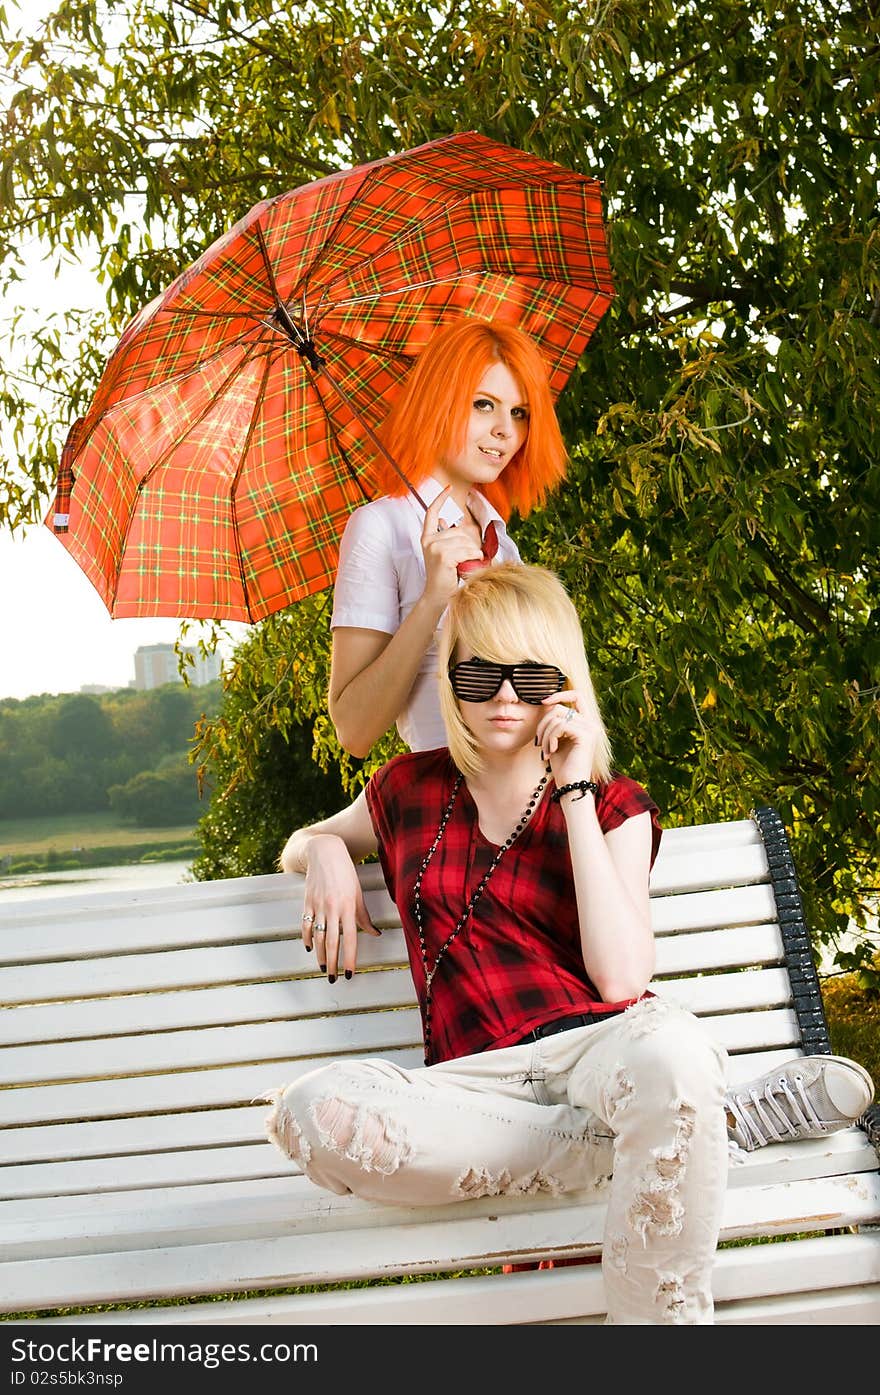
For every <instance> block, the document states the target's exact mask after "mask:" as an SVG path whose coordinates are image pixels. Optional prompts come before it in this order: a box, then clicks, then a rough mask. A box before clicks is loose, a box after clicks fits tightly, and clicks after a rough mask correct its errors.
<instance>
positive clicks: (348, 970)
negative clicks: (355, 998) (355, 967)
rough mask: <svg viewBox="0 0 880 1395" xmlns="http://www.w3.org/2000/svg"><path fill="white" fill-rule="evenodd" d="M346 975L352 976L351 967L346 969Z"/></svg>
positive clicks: (347, 976)
mask: <svg viewBox="0 0 880 1395" xmlns="http://www.w3.org/2000/svg"><path fill="white" fill-rule="evenodd" d="M345 977H346V978H351V969H346V971H345Z"/></svg>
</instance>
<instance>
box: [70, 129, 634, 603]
mask: <svg viewBox="0 0 880 1395" xmlns="http://www.w3.org/2000/svg"><path fill="white" fill-rule="evenodd" d="M612 296H613V287H612V281H611V273H610V268H609V262H608V254H607V248H606V241H605V233H604V225H603V217H602V206H601V189H600V184H599V181H598V180H597V179H594V178H591V177H588V176H585V175H581V174H576V173H573V172H572V171H570V170H567V169H565V168H564V167H563V166H561V165H557V164H553V163H551V162H548V161H545V160H539V159H536V158H535V157H534V156H532V155H528V154H526V153H525V152H523V151H521V150H517V149H515V148H513V147H510V146H507V145H503V144H501V143H499V142H497V141H493V140H489V139H488V138H487V137H485V136H482V135H479V134H478V133H476V132H472V131H468V132H462V133H459V134H456V135H453V136H448V137H445V138H444V139H441V140H436V141H431V142H429V143H428V144H426V145H421V146H418V147H416V148H414V149H412V150H408V151H404V152H402V153H401V154H399V155H393V156H391V157H390V158H388V159H384V160H377V161H375V162H374V163H372V164H367V165H360V166H357V167H355V168H353V169H348V170H343V171H341V172H340V173H338V174H333V175H330V176H328V177H327V178H326V179H320V180H317V181H315V182H313V183H311V184H307V185H304V186H302V187H301V188H298V189H294V190H292V191H290V192H288V193H284V194H280V195H278V196H277V197H275V198H272V199H267V200H265V201H263V202H262V203H259V204H257V205H256V206H255V207H254V208H252V209H251V210H250V212H249V213H248V214H246V216H245V217H244V218H242V219H241V220H240V221H239V222H238V223H236V224H235V226H234V227H233V228H231V229H230V231H229V232H227V233H226V234H224V235H223V236H222V237H220V238H218V239H217V241H216V242H214V243H213V244H212V245H211V246H210V247H209V248H208V249H207V251H206V252H205V253H204V254H203V255H202V256H201V257H200V258H199V259H198V261H196V262H194V263H193V264H192V265H191V266H190V267H188V268H187V269H186V270H185V271H184V272H183V273H182V274H181V275H180V276H179V277H178V278H177V279H176V280H175V281H174V282H173V284H172V285H171V286H169V287H168V289H167V290H166V291H164V292H163V293H162V294H161V295H159V296H157V297H156V299H155V300H153V301H152V302H151V303H150V304H149V305H147V306H145V307H144V308H143V309H142V310H141V311H140V312H139V313H138V314H137V315H136V316H135V318H134V319H133V320H132V321H131V323H130V324H129V325H128V326H127V328H126V329H125V331H124V332H123V334H122V336H121V338H120V340H119V342H118V344H117V346H116V348H115V349H114V351H113V353H112V355H111V356H110V358H109V360H108V362H107V364H106V367H105V369H104V372H103V374H102V377H101V380H100V382H99V384H98V387H97V390H96V393H95V396H94V400H93V402H92V404H91V406H90V408H89V410H88V412H87V413H86V415H85V417H82V418H80V419H79V420H78V421H76V422H75V423H74V425H73V427H72V428H71V430H70V433H69V435H68V438H67V441H66V443H65V447H64V451H63V453H62V460H61V468H60V470H59V477H58V487H57V493H56V500H55V507H54V509H53V510H52V512H51V513H50V514H49V516H48V517H47V519H46V524H47V526H49V527H50V528H51V529H52V530H53V531H54V532H55V533H56V535H57V536H58V537H59V538H60V540H61V542H62V543H63V544H64V546H65V547H66V548H67V550H68V551H69V552H70V554H71V556H73V557H74V558H75V560H76V561H77V563H78V564H79V566H80V567H81V568H82V570H83V571H84V572H85V574H86V576H88V578H89V580H90V581H91V582H92V583H93V585H94V586H95V587H96V589H97V590H98V592H99V594H100V595H101V597H102V598H103V600H104V602H105V604H106V606H107V608H108V610H109V611H110V613H111V615H114V616H160V615H164V616H180V617H187V618H192V619H220V620H245V621H253V620H259V619H262V618H263V617H264V616H266V615H270V614H272V613H273V612H274V611H277V610H280V609H281V608H282V607H284V606H286V605H288V604H290V603H291V602H293V601H297V600H300V599H302V598H303V597H304V596H307V595H309V594H311V593H312V592H315V591H319V590H322V589H324V588H325V587H327V586H329V585H332V583H333V580H334V577H335V571H336V563H337V556H338V543H339V538H340V536H341V534H342V530H343V527H344V524H345V520H346V518H347V517H348V515H349V513H350V512H351V510H352V509H353V508H355V507H356V506H357V505H358V504H361V503H364V502H365V500H366V499H367V498H368V497H369V495H368V493H367V485H366V484H365V483H362V478H363V476H364V471H365V467H366V466H367V465H368V464H369V463H370V461H371V460H372V459H374V458H375V452H376V450H377V448H379V447H378V445H377V441H376V436H375V432H376V429H377V427H378V426H379V425H380V423H381V421H382V419H383V418H384V417H385V415H386V413H387V411H388V409H389V407H390V405H391V403H392V401H393V400H394V397H395V394H396V392H397V390H398V388H399V385H400V383H401V382H402V380H403V378H404V377H405V375H406V373H407V371H408V369H409V368H410V366H411V364H412V363H413V361H414V359H415V357H416V356H417V355H418V353H419V352H420V351H421V349H423V348H424V346H425V344H426V343H427V341H428V339H429V338H430V336H431V335H432V334H433V332H434V331H435V330H436V329H437V328H438V327H440V326H442V325H443V324H445V323H447V322H448V321H449V320H451V319H453V318H458V317H460V316H462V315H473V316H479V317H480V318H483V319H487V320H491V319H498V320H502V321H505V322H507V323H511V324H514V325H518V326H519V327H520V328H521V329H522V330H524V331H525V332H526V333H527V334H530V335H531V336H532V337H533V338H534V339H535V340H537V342H538V343H539V344H540V346H541V348H542V349H543V352H544V356H545V358H546V359H547V362H548V365H549V367H550V375H551V376H550V381H551V387H552V389H553V391H554V393H558V391H559V390H560V388H561V387H562V386H563V384H564V383H565V381H566V379H567V378H568V376H569V374H570V372H571V370H572V368H573V367H574V365H575V363H576V362H577V360H578V358H579V356H580V354H581V352H582V350H583V348H584V346H585V345H586V343H587V341H588V340H589V337H590V335H591V334H592V332H593V330H594V328H595V326H596V324H597V323H598V321H599V319H600V318H601V316H602V314H603V313H604V311H605V310H606V308H607V306H608V304H609V302H610V300H611V298H612ZM414 492H415V491H414Z"/></svg>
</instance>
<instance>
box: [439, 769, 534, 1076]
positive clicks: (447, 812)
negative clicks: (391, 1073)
mask: <svg viewBox="0 0 880 1395" xmlns="http://www.w3.org/2000/svg"><path fill="white" fill-rule="evenodd" d="M549 775H550V767H549V765H548V766H547V773H546V774H545V775H542V777H541V779H540V780H539V782H538V784H537V785H536V786H535V788H534V790H533V791H532V795H531V798H530V799H529V802H528V804H527V805H526V807H525V809H524V810H523V812H522V814H521V815H520V819H519V822H518V824H517V825H516V828H515V829H514V830H513V832H512V833H511V834H510V836H509V837H508V838H507V840H506V842H504V843H502V845H501V847H500V848H499V849H498V851H497V853H496V854H495V856H494V857H493V859H492V861H491V863H490V864H489V867H488V869H487V870H486V872H485V875H484V876H483V879H482V881H481V882H480V884H479V886H478V887H477V889H476V891H475V892H474V893H473V895H472V896H471V899H470V900H469V901H468V903H467V905H466V907H465V909H464V914H463V915H462V917H461V919H460V920H459V922H458V924H457V925H456V927H455V929H454V930H452V931H450V933H449V934H448V935H447V937H446V939H445V940H444V941H443V944H442V945H441V946H440V948H439V950H438V951H437V958H436V959H435V960H434V967H433V969H429V968H428V950H427V947H426V945H425V927H424V923H423V920H422V895H421V892H422V877H423V876H424V875H425V872H426V870H427V867H428V863H429V862H430V861H431V858H432V857H433V856H434V854H435V852H436V851H437V849H438V847H439V846H440V840H441V838H442V837H443V834H444V833H445V831H446V825H447V824H448V822H449V819H450V816H451V814H452V810H453V806H454V805H455V800H456V797H457V795H458V791H459V790H460V789H461V784H462V781H463V780H464V776H463V775H462V774H461V772H459V774H458V777H457V779H456V781H455V784H454V785H453V788H452V794H451V796H450V799H449V803H448V804H447V805H446V808H445V809H444V811H443V816H442V818H441V819H440V827H439V828H438V829H437V834H436V837H435V838H434V841H433V843H432V844H431V846H430V848H429V849H428V851H427V853H426V855H425V859H424V861H423V862H422V865H421V867H420V868H419V874H418V876H417V877H416V884H415V887H414V889H413V916H414V918H415V922H416V929H417V931H418V936H419V952H420V954H421V956H422V967H423V968H424V970H425V1065H426V1066H427V1065H429V1064H430V1057H431V991H432V985H433V983H434V976H435V974H436V973H437V970H438V968H439V967H440V960H441V959H442V958H443V956H444V954H445V953H446V951H447V949H448V948H449V946H450V945H451V944H452V941H453V940H454V939H455V938H456V936H457V935H458V934H459V932H460V931H461V930H463V929H464V927H465V925H466V924H467V922H468V920H469V919H470V915H471V912H472V910H473V909H474V906H475V905H476V904H477V902H478V901H479V899H480V897H481V896H482V894H483V891H484V890H485V887H486V883H487V882H488V880H489V878H490V877H491V875H492V873H493V872H494V871H495V868H496V867H497V866H498V864H499V862H500V861H501V859H502V857H503V856H504V854H505V853H506V852H507V849H508V848H509V847H511V845H512V844H513V843H515V842H516V840H517V838H518V837H519V835H520V834H521V833H522V831H523V829H524V828H525V826H526V824H527V823H528V821H529V819H530V818H531V816H532V810H533V809H534V807H535V805H536V804H537V803H538V800H539V799H540V797H541V791H542V790H543V788H544V786H545V785H546V783H547V780H548V778H549Z"/></svg>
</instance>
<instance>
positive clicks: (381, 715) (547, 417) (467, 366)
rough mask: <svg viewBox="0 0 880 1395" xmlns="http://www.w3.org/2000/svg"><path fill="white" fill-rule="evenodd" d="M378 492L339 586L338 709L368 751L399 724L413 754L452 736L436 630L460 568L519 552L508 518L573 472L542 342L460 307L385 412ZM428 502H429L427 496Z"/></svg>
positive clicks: (346, 549)
mask: <svg viewBox="0 0 880 1395" xmlns="http://www.w3.org/2000/svg"><path fill="white" fill-rule="evenodd" d="M381 439H382V444H383V446H384V448H385V450H386V451H387V452H388V454H389V456H390V457H391V458H392V460H394V461H395V462H396V463H397V465H398V466H399V469H400V471H401V475H403V476H405V477H406V479H407V480H408V481H409V483H410V484H411V485H412V486H413V487H414V489H415V491H416V493H415V494H414V493H413V492H412V490H410V489H408V488H407V486H406V484H405V483H404V481H403V479H402V478H401V475H398V474H397V473H396V471H395V470H394V469H393V468H392V466H391V465H390V464H389V463H387V462H386V461H385V460H380V461H379V462H378V464H377V466H376V467H375V470H374V478H375V481H376V484H377V488H378V491H379V493H380V497H378V498H376V499H375V500H373V501H372V502H371V503H369V504H364V505H362V506H361V507H360V508H358V509H355V511H354V512H353V513H352V514H351V516H350V517H349V519H348V522H347V524H346V528H345V532H344V534H343V537H342V541H341V545H340V554H339V568H338V572H337V577H336V585H335V589H334V594H333V617H332V621H331V625H332V629H333V659H332V668H331V676H330V695H329V710H330V716H331V718H332V721H333V724H334V726H335V728H336V733H337V735H338V737H339V740H340V743H341V744H342V746H343V747H344V749H345V750H347V751H350V752H351V753H352V754H353V755H355V756H359V757H363V756H365V755H367V753H368V752H369V750H370V748H371V747H372V746H373V744H374V743H375V742H376V741H377V740H379V738H380V737H382V736H383V735H384V734H385V732H387V731H388V730H389V729H390V728H391V727H392V726H393V725H394V724H395V723H396V724H397V729H398V731H399V732H400V735H401V737H402V739H403V741H404V742H405V743H406V745H407V746H408V747H409V748H410V750H413V751H422V750H433V749H435V748H437V747H441V746H445V745H446V733H445V730H444V727H443V721H442V718H441V715H440V706H439V700H438V696H437V694H438V684H437V632H438V629H439V626H440V622H441V620H442V618H443V615H444V613H445V611H446V607H447V605H448V604H449V601H450V599H451V598H452V596H453V595H454V594H455V592H456V590H457V587H458V584H459V578H460V576H462V575H464V574H465V573H466V572H467V571H469V570H473V568H474V567H479V566H484V565H486V564H487V563H489V562H492V561H493V560H497V561H498V562H511V561H512V562H518V561H520V560H521V559H520V556H519V552H518V550H517V547H516V544H515V543H514V541H513V539H512V538H511V537H510V536H509V534H508V532H507V528H506V520H507V518H508V517H509V515H510V513H511V512H512V511H514V510H515V511H516V512H517V513H518V514H519V516H520V517H525V516H526V514H528V512H529V511H530V509H532V508H533V507H534V506H535V505H536V504H538V503H540V502H541V501H542V500H543V499H544V498H545V497H546V495H547V494H548V493H549V491H550V490H552V489H553V488H554V486H556V485H557V484H558V483H559V481H560V480H561V479H562V478H563V476H564V473H565V464H566V455H565V446H564V444H563V440H562V434H561V432H560V429H559V423H558V421H557V419H556V412H555V408H554V404H553V397H552V393H551V390H550V385H549V378H548V371H547V365H546V364H545V362H544V359H543V357H542V355H541V352H540V350H539V348H538V346H537V344H536V343H535V341H534V340H533V339H531V338H530V337H529V336H528V335H526V334H524V333H523V332H522V331H521V330H519V329H516V328H514V327H513V326H511V325H506V324H502V323H500V322H498V321H486V320H479V319H473V318H462V319H460V320H456V321H454V322H453V323H452V324H451V325H448V326H445V327H444V328H443V329H441V330H439V331H438V332H437V333H436V334H435V335H434V337H433V339H432V340H431V341H430V343H429V344H428V346H427V347H426V348H425V349H424V350H423V352H422V353H421V355H420V356H419V358H418V359H417V360H416V363H415V366H414V367H413V369H412V371H411V372H410V373H409V375H408V377H407V379H406V382H405V384H404V387H403V390H402V393H401V395H400V397H399V398H398V399H397V401H396V402H395V404H394V406H393V407H392V409H391V411H390V413H389V415H388V417H387V418H386V420H385V422H384V424H383V428H382V432H381ZM419 500H421V502H419Z"/></svg>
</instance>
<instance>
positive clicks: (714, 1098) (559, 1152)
mask: <svg viewBox="0 0 880 1395" xmlns="http://www.w3.org/2000/svg"><path fill="white" fill-rule="evenodd" d="M726 1063H727V1056H726V1053H725V1052H724V1050H723V1049H722V1048H721V1047H718V1046H716V1045H715V1044H714V1042H713V1041H712V1040H711V1038H710V1037H709V1036H708V1034H707V1033H706V1031H705V1029H704V1028H703V1027H702V1026H701V1024H700V1023H699V1022H698V1020H697V1018H696V1017H694V1016H693V1015H692V1014H691V1013H689V1012H685V1011H684V1010H683V1009H681V1008H678V1007H676V1006H675V1005H671V1004H668V1003H664V1002H662V1001H661V1000H660V999H659V998H652V999H647V1000H645V1001H643V1002H641V1003H638V1004H636V1005H635V1006H634V1007H631V1008H629V1009H627V1011H626V1012H625V1013H623V1014H621V1015H620V1016H617V1017H613V1018H611V1019H610V1020H609V1021H607V1022H603V1023H598V1024H596V1025H591V1026H587V1027H576V1028H574V1029H572V1030H570V1031H566V1032H560V1033H558V1034H557V1035H555V1036H549V1037H545V1038H543V1039H542V1040H540V1041H538V1042H534V1043H531V1042H530V1043H527V1044H525V1045H522V1046H511V1047H504V1048H502V1049H500V1050H494V1051H484V1052H482V1053H480V1054H479V1055H476V1056H461V1057H458V1058H457V1059H455V1060H451V1061H445V1062H443V1063H442V1064H440V1065H435V1066H427V1067H422V1068H420V1069H414V1070H405V1069H404V1068H402V1067H401V1066H397V1065H394V1064H392V1063H391V1062H388V1061H383V1060H363V1061H334V1062H332V1063H330V1064H328V1065H326V1066H320V1067H318V1068H317V1069H316V1070H313V1071H309V1072H308V1073H307V1074H305V1075H303V1076H302V1077H301V1078H300V1079H299V1080H297V1081H295V1082H294V1083H293V1084H291V1085H288V1086H287V1087H286V1088H285V1089H283V1090H279V1091H277V1092H274V1093H273V1095H272V1099H273V1101H274V1106H273V1109H272V1112H271V1114H270V1115H269V1118H268V1121H267V1127H268V1133H269V1137H270V1138H271V1139H272V1141H273V1142H274V1143H275V1144H277V1146H278V1147H279V1148H280V1149H281V1151H282V1152H283V1153H284V1154H285V1155H286V1156H287V1157H289V1158H290V1159H292V1160H293V1161H294V1162H295V1163H297V1164H298V1165H299V1166H301V1167H302V1169H303V1171H304V1172H305V1173H306V1174H307V1176H308V1177H310V1178H311V1180H312V1181H313V1182H315V1183H317V1185H318V1186H320V1187H324V1188H326V1189H328V1190H330V1191H333V1192H337V1193H340V1194H343V1195H344V1194H347V1193H349V1192H351V1193H354V1194H355V1195H356V1196H359V1197H364V1198H367V1199H370V1200H374V1201H384V1202H388V1203H394V1204H402V1205H406V1206H419V1205H425V1206H436V1205H437V1204H439V1203H442V1202H451V1201H461V1200H462V1199H465V1198H468V1197H480V1196H495V1195H500V1194H516V1193H520V1194H524V1193H532V1192H540V1191H547V1192H550V1193H553V1194H559V1193H562V1192H566V1191H572V1190H583V1189H589V1188H591V1187H595V1186H599V1185H607V1186H608V1207H607V1215H606V1222H605V1237H604V1244H603V1256H602V1273H603V1279H604V1283H605V1295H606V1304H607V1313H608V1319H607V1320H608V1322H611V1323H628V1324H668V1323H690V1324H707V1323H712V1322H713V1311H714V1310H713V1301H712V1289H711V1274H712V1266H713V1262H714V1258H715V1249H716V1244H717V1240H718V1231H719V1227H720V1224H721V1212H722V1205H723V1201H724V1192H725V1187H726V1182H727V1158H728V1149H727V1126H726V1121H725V1115H724V1106H723V1098H724V1089H725V1070H726ZM609 1176H610V1179H611V1180H610V1185H609V1184H608V1179H609Z"/></svg>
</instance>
